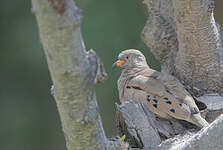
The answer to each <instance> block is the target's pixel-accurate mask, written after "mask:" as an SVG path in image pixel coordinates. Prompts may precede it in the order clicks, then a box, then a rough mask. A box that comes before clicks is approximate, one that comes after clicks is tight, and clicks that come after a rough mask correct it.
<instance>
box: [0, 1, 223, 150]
mask: <svg viewBox="0 0 223 150" xmlns="http://www.w3.org/2000/svg"><path fill="white" fill-rule="evenodd" d="M76 2H77V5H78V6H79V7H80V8H82V9H83V15H84V17H83V24H82V34H83V38H84V42H85V44H86V47H87V49H90V48H93V49H94V50H95V51H96V52H97V54H98V55H99V56H100V57H101V59H102V60H103V62H104V64H105V69H106V71H107V73H108V75H109V79H108V80H107V81H105V83H103V84H100V85H97V87H96V92H97V100H98V103H99V109H100V112H101V115H102V121H103V126H104V129H105V131H106V134H107V136H108V137H110V136H115V135H116V131H115V122H114V118H115V103H116V102H117V103H119V99H118V92H117V90H116V88H117V87H116V82H117V79H118V77H119V75H120V70H119V69H117V70H111V65H112V63H113V62H114V61H115V60H116V58H117V55H118V54H119V52H120V51H122V50H124V49H128V48H136V49H140V50H141V51H142V52H143V53H144V54H145V55H146V57H147V60H148V63H149V64H150V66H151V67H152V68H154V69H156V70H160V65H159V63H158V62H157V61H156V60H155V59H154V57H153V56H152V55H151V54H150V52H149V49H148V47H147V46H146V45H145V44H144V43H143V42H142V40H141V39H140V32H141V30H142V28H143V26H144V24H145V21H146V16H145V8H144V6H143V5H142V4H141V1H139V0H121V1H120V0H84V1H83V0H77V1H76ZM215 7H216V8H215V12H216V13H215V18H216V20H217V22H218V23H219V24H223V15H222V14H223V1H221V0H215ZM0 52H1V54H0V70H1V71H0V150H65V141H64V137H63V134H62V131H61V125H60V120H59V115H58V112H57V108H56V103H55V101H54V99H53V97H52V96H51V95H50V87H51V80H50V77H49V72H48V68H47V64H46V60H45V56H44V52H43V49H42V46H41V44H40V41H39V33H38V27H37V23H36V20H35V16H34V15H33V14H32V13H31V0H5V1H3V0H2V1H1V2H0Z"/></svg>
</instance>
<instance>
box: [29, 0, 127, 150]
mask: <svg viewBox="0 0 223 150" xmlns="http://www.w3.org/2000/svg"><path fill="white" fill-rule="evenodd" d="M32 5H33V12H34V13H35V15H36V18H37V22H38V25H39V32H40V39H41V42H42V44H43V47H44V51H45V54H46V58H47V63H48V66H49V70H50V75H51V78H52V81H53V85H54V88H53V93H54V98H55V100H56V103H57V106H58V110H59V114H60V119H61V123H62V127H63V132H64V136H65V139H66V146H67V149H68V150H74V149H75V150H84V149H86V150H91V149H92V150H95V149H99V150H105V149H124V147H126V144H124V143H122V142H120V141H119V142H111V141H108V140H107V139H106V137H105V133H104V130H103V127H102V123H101V118H100V115H99V112H98V106H97V102H96V96H95V92H94V90H93V88H94V83H97V82H99V81H101V80H103V79H104V78H105V75H106V74H105V73H104V72H103V71H104V70H103V66H102V64H101V62H100V59H99V58H98V57H97V56H96V54H95V52H94V51H93V50H91V51H89V52H86V50H85V46H84V43H83V40H82V36H81V33H80V24H81V11H80V9H79V8H77V7H76V6H75V4H74V2H73V0H32Z"/></svg>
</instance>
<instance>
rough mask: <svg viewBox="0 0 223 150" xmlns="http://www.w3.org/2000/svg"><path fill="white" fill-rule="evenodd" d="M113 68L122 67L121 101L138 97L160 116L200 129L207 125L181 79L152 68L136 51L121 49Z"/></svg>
mask: <svg viewBox="0 0 223 150" xmlns="http://www.w3.org/2000/svg"><path fill="white" fill-rule="evenodd" d="M113 67H120V68H121V69H122V73H121V75H120V77H119V79H118V92H119V99H120V101H121V103H123V102H125V101H129V100H139V101H141V102H143V103H145V104H146V105H147V107H148V108H149V110H150V111H152V112H153V113H155V114H156V115H157V116H158V117H160V118H164V119H171V118H175V119H179V120H185V121H188V122H190V123H192V124H194V125H196V126H198V127H200V128H203V127H205V126H208V125H209V123H208V122H207V121H206V120H205V119H204V118H202V117H201V115H200V111H199V109H198V107H197V105H196V104H195V100H194V99H193V97H192V96H191V95H190V94H189V92H187V91H186V89H185V88H184V86H183V85H182V84H181V83H180V81H179V80H178V79H176V78H175V77H173V76H171V75H168V74H165V73H162V72H158V71H156V70H153V69H151V68H150V67H149V66H148V64H147V62H146V58H145V56H144V55H143V54H142V53H141V52H140V51H139V50H135V49H129V50H124V51H122V52H121V53H120V54H119V55H118V60H117V61H116V62H115V63H114V64H113Z"/></svg>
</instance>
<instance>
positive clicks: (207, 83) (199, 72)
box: [142, 0, 223, 96]
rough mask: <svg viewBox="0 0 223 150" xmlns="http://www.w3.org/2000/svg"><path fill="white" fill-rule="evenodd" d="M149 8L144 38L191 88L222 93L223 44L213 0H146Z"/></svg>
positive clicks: (168, 69) (165, 65) (164, 68)
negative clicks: (215, 18) (214, 14)
mask: <svg viewBox="0 0 223 150" xmlns="http://www.w3.org/2000/svg"><path fill="white" fill-rule="evenodd" d="M144 3H145V4H146V6H147V10H148V14H149V16H148V20H147V24H146V26H145V28H144V30H143V33H142V35H143V36H142V38H143V39H144V41H145V43H146V44H147V45H148V47H150V50H151V51H152V53H153V54H154V55H155V56H156V58H158V60H160V62H161V64H162V71H163V72H166V73H169V74H172V75H174V76H176V77H177V78H178V79H179V80H180V81H181V82H182V83H183V84H184V85H185V86H186V87H187V89H188V90H190V92H191V93H192V94H194V95H197V96H200V95H203V94H205V93H219V94H223V88H222V85H223V74H222V73H223V67H222V66H223V61H222V60H223V48H222V39H221V33H220V27H219V26H218V25H217V24H216V22H215V20H214V17H213V8H214V5H213V0H201V1H200V0H166V1H162V0H144Z"/></svg>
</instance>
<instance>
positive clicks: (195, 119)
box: [190, 113, 209, 128]
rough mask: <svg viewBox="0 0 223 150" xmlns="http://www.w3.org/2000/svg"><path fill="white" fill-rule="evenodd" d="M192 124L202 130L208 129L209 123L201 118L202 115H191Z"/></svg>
mask: <svg viewBox="0 0 223 150" xmlns="http://www.w3.org/2000/svg"><path fill="white" fill-rule="evenodd" d="M190 119H191V122H192V123H194V124H195V125H197V126H198V127H200V128H203V127H206V126H208V125H209V123H208V122H207V121H206V120H205V119H204V118H202V117H201V115H200V113H198V114H193V115H191V118H190Z"/></svg>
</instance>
